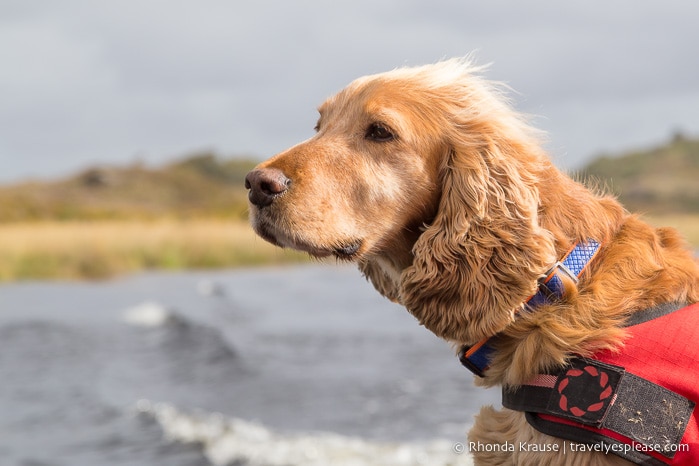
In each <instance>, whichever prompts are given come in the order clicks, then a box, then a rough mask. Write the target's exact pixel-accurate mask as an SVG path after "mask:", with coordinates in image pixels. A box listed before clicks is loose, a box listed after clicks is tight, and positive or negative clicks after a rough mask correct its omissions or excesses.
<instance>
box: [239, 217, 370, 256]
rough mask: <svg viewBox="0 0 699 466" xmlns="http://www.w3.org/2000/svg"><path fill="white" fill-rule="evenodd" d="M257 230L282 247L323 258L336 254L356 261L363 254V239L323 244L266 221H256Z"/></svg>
mask: <svg viewBox="0 0 699 466" xmlns="http://www.w3.org/2000/svg"><path fill="white" fill-rule="evenodd" d="M253 227H254V229H255V232H256V233H257V234H258V235H259V236H260V237H262V238H263V239H264V240H265V241H267V242H269V243H272V244H273V245H275V246H279V247H282V248H289V249H295V250H297V251H301V252H306V253H308V254H310V255H311V256H313V257H316V258H319V259H322V258H325V257H330V256H334V257H336V258H337V259H339V260H343V261H354V260H357V259H359V257H360V256H361V251H362V245H363V243H364V242H363V241H362V240H359V239H352V240H343V241H336V242H333V243H332V245H327V246H326V245H322V244H318V243H315V242H313V241H307V240H305V239H302V238H300V237H298V235H294V234H290V233H287V232H284V231H279V230H278V229H276V228H274V227H271V226H269V225H268V224H266V223H265V222H259V221H258V222H254V224H253Z"/></svg>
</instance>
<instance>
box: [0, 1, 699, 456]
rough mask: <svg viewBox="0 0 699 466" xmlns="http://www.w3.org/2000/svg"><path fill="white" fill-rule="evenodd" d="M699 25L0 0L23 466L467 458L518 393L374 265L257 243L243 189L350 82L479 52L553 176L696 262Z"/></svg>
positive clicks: (8, 314)
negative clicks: (470, 442) (438, 328)
mask: <svg viewBox="0 0 699 466" xmlns="http://www.w3.org/2000/svg"><path fill="white" fill-rule="evenodd" d="M698 19H699V5H697V4H693V3H692V2H685V1H679V0H670V1H666V2H662V4H660V3H650V2H646V3H643V4H639V2H635V1H632V0H621V1H617V2H604V1H601V0H591V1H588V2H585V3H584V4H565V3H561V2H556V1H553V0H547V1H544V0H536V1H527V2H515V1H492V2H463V1H456V0H453V1H446V0H435V1H432V2H429V4H427V3H426V2H418V1H413V0H407V1H392V0H387V1H382V2H375V1H374V2H370V1H366V0H355V1H353V2H344V1H339V2H332V3H331V2H321V1H318V0H305V1H295V2H281V1H271V0H260V1H255V2H252V1H250V2H247V1H235V2H231V1H223V0H220V1H216V0H202V1H198V2H193V1H176V2H173V1H158V0H140V1H131V0H124V1H120V2H84V1H78V0H75V1H72V0H60V1H40V0H36V1H34V0H28V1H27V0H23V1H15V0H0V63H2V66H0V281H2V284H0V335H2V338H0V342H2V350H0V374H3V376H2V377H3V380H7V381H9V382H3V384H2V387H1V388H0V413H4V414H3V415H0V458H4V460H3V461H5V462H3V464H18V465H44V464H46V465H54V464H58V465H64V464H65V465H82V464H85V465H88V464H90V465H91V464H118V465H122V464H123V465H127V464H128V465H158V464H163V465H165V464H167V465H173V464H183V465H185V464H187V465H188V464H201V465H209V464H217V465H218V464H245V465H247V464H250V465H258V464H264V465H277V464H280V465H281V464H284V465H287V464H294V465H295V464H318V465H321V464H383V465H387V464H467V463H468V455H458V454H456V453H454V451H453V449H454V445H455V444H456V442H460V441H463V439H464V433H465V431H466V430H467V429H468V426H469V424H470V423H471V422H472V416H473V413H475V412H476V411H477V408H478V406H479V405H480V404H483V403H487V402H491V403H495V404H497V403H498V402H499V401H498V394H497V393H495V392H489V391H482V390H479V389H475V388H474V387H472V382H471V376H470V375H469V374H468V373H466V372H465V371H463V370H462V369H461V368H460V367H459V366H458V363H457V362H456V361H455V360H454V359H453V357H452V356H451V354H452V353H451V350H450V349H449V348H448V347H447V346H446V345H445V344H444V343H442V342H440V341H437V339H436V337H433V336H432V335H430V334H429V333H428V332H427V331H426V330H424V329H422V328H420V327H419V326H418V325H416V323H415V322H414V320H413V319H412V318H411V317H410V316H409V315H408V314H407V313H406V312H405V311H404V310H402V309H400V308H399V307H397V306H393V305H391V304H390V303H388V302H386V301H385V300H383V299H382V298H381V297H379V296H378V295H377V294H376V293H375V292H374V291H373V289H372V288H371V286H370V285H369V284H367V283H365V282H364V280H363V279H362V278H361V277H360V276H359V273H358V272H357V271H355V270H353V269H352V268H348V267H342V266H337V265H335V264H318V263H311V264H309V263H308V259H307V258H306V257H304V256H303V255H300V254H295V253H291V252H287V251H281V250H278V249H275V248H272V247H271V246H268V245H267V244H265V243H264V242H263V241H262V240H260V239H258V238H256V237H255V236H254V235H253V233H252V231H251V229H250V227H249V226H248V225H247V222H246V218H247V200H246V193H245V190H244V188H243V179H244V176H245V174H246V173H247V171H248V170H249V169H250V168H251V167H252V166H254V165H255V164H256V163H258V162H259V161H260V160H263V159H265V158H267V157H269V156H271V155H273V154H274V153H276V152H278V151H280V150H282V149H284V148H286V147H289V146H291V145H293V144H295V143H297V142H299V141H301V140H303V139H306V138H308V137H310V136H311V135H312V134H313V126H314V125H315V122H316V119H317V114H316V110H315V109H316V107H317V106H318V104H320V103H321V102H322V101H323V100H324V99H325V98H326V97H328V96H329V95H331V94H333V93H335V92H336V91H337V90H339V89H341V88H342V87H344V86H345V85H346V84H347V83H348V82H350V81H351V80H353V79H354V78H356V77H358V76H361V75H364V74H369V73H376V72H381V71H385V70H388V69H392V68H395V67H399V66H404V65H419V64H424V63H431V62H435V61H438V60H440V59H443V58H450V57H461V56H466V55H468V54H471V53H474V57H475V59H476V61H477V62H479V63H490V64H491V65H490V68H489V71H488V72H487V76H488V77H489V78H491V79H494V80H498V81H502V82H505V83H507V84H508V85H509V86H510V87H511V88H512V89H513V92H512V94H511V97H512V100H513V103H514V105H515V107H516V108H517V109H519V110H520V111H522V112H524V113H526V114H528V115H530V117H531V120H532V123H533V124H534V125H535V126H537V127H539V128H542V129H544V130H545V131H547V133H548V143H547V149H548V151H549V153H550V155H551V157H552V158H553V160H554V161H555V163H556V164H557V165H558V166H559V167H561V168H563V169H565V170H566V171H568V172H569V173H571V174H574V175H575V176H579V177H581V178H592V179H594V180H595V183H596V184H597V185H600V186H602V187H603V188H604V189H606V190H607V191H609V192H612V193H614V194H616V195H618V196H619V197H620V199H621V200H622V202H624V203H625V204H626V205H627V206H628V207H629V208H630V209H631V210H635V211H640V212H642V213H643V214H644V215H645V216H646V218H647V219H648V220H649V221H651V222H653V223H656V224H659V225H660V224H663V225H672V226H676V227H678V228H679V229H680V230H681V231H682V232H683V233H684V234H685V236H686V237H687V238H688V240H689V241H690V242H691V243H692V244H693V245H694V246H695V247H696V246H697V245H698V244H699V183H697V182H696V180H697V179H699V61H697V60H696V57H695V55H696V48H697V46H698V45H699V29H697V28H696V23H697V20H698ZM692 57H695V58H692ZM38 444H41V445H42V448H41V449H37V445H38ZM456 449H457V450H458V448H456ZM343 461H344V462H343Z"/></svg>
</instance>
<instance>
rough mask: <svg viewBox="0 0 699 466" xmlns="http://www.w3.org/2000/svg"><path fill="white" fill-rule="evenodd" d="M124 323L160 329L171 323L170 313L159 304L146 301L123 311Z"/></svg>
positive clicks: (171, 316)
mask: <svg viewBox="0 0 699 466" xmlns="http://www.w3.org/2000/svg"><path fill="white" fill-rule="evenodd" d="M123 319H124V322H126V323H127V324H130V325H134V326H136V327H162V326H163V325H166V324H167V323H169V322H172V321H173V320H174V319H175V317H174V315H173V314H172V312H171V311H170V310H169V309H167V308H166V307H165V306H163V305H162V304H160V303H157V302H155V301H146V302H143V303H141V304H139V305H137V306H134V307H132V308H129V309H127V310H125V311H124V314H123Z"/></svg>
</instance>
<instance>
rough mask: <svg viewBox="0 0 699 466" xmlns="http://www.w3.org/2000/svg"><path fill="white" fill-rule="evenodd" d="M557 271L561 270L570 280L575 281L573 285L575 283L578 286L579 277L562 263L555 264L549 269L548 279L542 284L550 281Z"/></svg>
mask: <svg viewBox="0 0 699 466" xmlns="http://www.w3.org/2000/svg"><path fill="white" fill-rule="evenodd" d="M557 270H560V271H561V272H563V273H564V274H565V275H567V276H568V278H570V279H571V280H573V283H575V284H576V285H577V284H578V276H577V275H576V274H575V273H574V272H573V271H572V270H570V269H569V268H568V266H567V265H565V264H564V263H563V262H561V261H558V262H556V263H555V264H553V266H552V267H551V268H550V269H548V271H547V272H546V278H545V279H544V281H543V282H542V283H546V282H547V281H548V280H550V279H551V277H552V276H553V274H554V273H556V271H557Z"/></svg>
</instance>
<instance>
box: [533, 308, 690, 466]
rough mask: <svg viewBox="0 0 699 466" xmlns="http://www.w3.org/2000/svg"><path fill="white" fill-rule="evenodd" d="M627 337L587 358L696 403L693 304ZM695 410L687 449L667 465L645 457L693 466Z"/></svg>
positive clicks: (606, 432)
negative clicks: (619, 347)
mask: <svg viewBox="0 0 699 466" xmlns="http://www.w3.org/2000/svg"><path fill="white" fill-rule="evenodd" d="M627 330H628V333H629V338H628V339H627V340H626V341H625V342H624V348H623V349H622V351H621V352H620V353H612V352H610V351H603V352H600V353H598V354H596V355H594V357H593V358H592V359H596V360H598V361H601V362H605V363H608V364H613V365H615V366H621V367H624V368H625V369H626V371H627V372H630V373H632V374H635V375H637V376H639V377H643V378H644V379H646V380H650V381H651V382H654V383H656V384H658V385H660V386H663V387H665V388H667V389H669V390H672V391H673V392H675V393H678V394H680V395H682V396H684V397H685V398H688V399H689V400H692V401H694V402H696V403H697V404H698V405H699V303H697V304H693V305H691V306H688V307H685V308H683V309H679V310H677V311H675V312H672V313H670V314H667V315H665V316H662V317H659V318H657V319H653V320H651V321H648V322H644V323H642V324H638V325H634V326H632V327H628V329H627ZM697 411H699V407H695V409H694V412H693V413H692V417H691V418H690V420H689V422H688V423H687V428H686V430H685V433H684V436H683V437H682V442H681V443H682V444H686V445H688V446H689V448H688V451H677V453H676V454H675V457H674V458H673V460H672V461H670V460H668V459H667V458H665V457H664V456H662V455H661V454H659V453H655V452H649V453H648V454H649V455H650V456H652V457H654V458H656V459H658V460H660V461H662V462H665V463H668V464H673V465H688V466H697V465H699V413H698V412H697ZM539 416H540V417H541V418H542V419H545V420H548V421H553V422H557V423H562V424H567V425H571V426H575V427H577V428H580V429H584V430H589V431H592V432H598V433H600V434H603V435H605V436H607V437H609V438H613V439H615V440H618V441H621V442H623V443H626V444H634V442H633V441H632V440H631V439H628V438H626V437H623V436H621V435H619V434H617V433H615V432H612V431H609V430H607V429H595V428H593V427H589V426H585V425H583V424H580V423H577V422H574V421H569V420H566V419H562V418H559V417H556V416H551V415H546V414H541V415H539Z"/></svg>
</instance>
